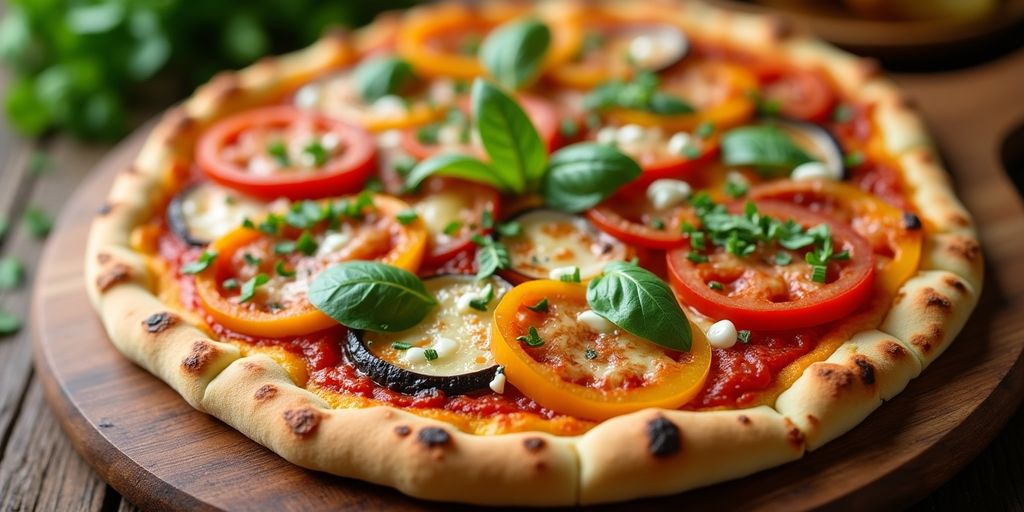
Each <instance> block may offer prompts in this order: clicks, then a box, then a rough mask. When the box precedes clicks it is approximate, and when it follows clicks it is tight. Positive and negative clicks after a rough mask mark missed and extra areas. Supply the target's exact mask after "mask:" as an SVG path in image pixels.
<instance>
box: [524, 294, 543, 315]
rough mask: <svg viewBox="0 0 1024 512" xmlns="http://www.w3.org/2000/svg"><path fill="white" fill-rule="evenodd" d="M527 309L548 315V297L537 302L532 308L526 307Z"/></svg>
mask: <svg viewBox="0 0 1024 512" xmlns="http://www.w3.org/2000/svg"><path fill="white" fill-rule="evenodd" d="M526 309H529V310H530V311H533V312H534V313H547V312H548V299H547V297H545V298H543V299H541V300H539V301H537V303H536V304H534V305H532V306H526Z"/></svg>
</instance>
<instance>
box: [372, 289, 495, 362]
mask: <svg viewBox="0 0 1024 512" xmlns="http://www.w3.org/2000/svg"><path fill="white" fill-rule="evenodd" d="M424 284H425V285H426V286H427V290H429V291H430V293H431V294H433V295H434V298H435V299H437V302H438V305H437V307H435V308H434V309H433V310H432V311H431V312H430V313H429V314H428V315H427V317H426V318H424V319H423V321H422V322H420V323H419V324H418V325H416V326H415V327H412V328H410V329H406V330H404V331H401V332H396V333H376V332H367V333H366V334H365V338H364V341H365V342H366V345H367V347H368V348H369V349H370V351H371V352H373V354H374V355H376V356H377V357H379V358H381V359H383V360H385V361H388V362H390V363H391V364H394V365H396V366H399V367H401V368H405V369H407V370H411V371H414V372H417V373H422V374H425V375H459V374H463V373H470V372H474V371H477V370H482V369H484V368H488V367H491V366H493V365H494V359H493V357H492V356H491V319H492V317H493V309H494V306H495V305H497V304H498V301H499V300H500V299H501V297H502V296H503V295H504V294H505V292H507V291H508V290H509V289H510V288H511V287H510V286H509V284H508V283H506V282H504V281H502V280H500V279H497V278H491V279H489V280H485V281H477V280H476V279H475V278H474V277H473V276H455V275H452V276H441V277H435V278H432V279H427V280H425V281H424ZM488 285H490V286H491V287H492V289H493V290H494V297H493V298H492V299H491V301H490V302H489V303H488V304H487V311H479V310H476V309H470V310H469V311H466V310H463V309H462V308H460V307H459V302H460V299H461V298H462V297H465V296H474V297H475V296H480V295H483V294H484V293H485V288H486V287H487V286H488ZM396 342H401V343H407V344H409V345H412V348H409V349H407V350H399V349H396V348H394V347H393V344H394V343H396ZM427 349H433V350H434V351H436V352H437V356H438V357H437V359H434V360H432V361H431V360H428V359H427V358H426V350H427Z"/></svg>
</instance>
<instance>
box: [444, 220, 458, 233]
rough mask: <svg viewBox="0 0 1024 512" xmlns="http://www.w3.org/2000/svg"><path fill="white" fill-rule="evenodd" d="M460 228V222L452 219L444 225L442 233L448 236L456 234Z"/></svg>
mask: <svg viewBox="0 0 1024 512" xmlns="http://www.w3.org/2000/svg"><path fill="white" fill-rule="evenodd" d="M461 229H462V223H461V222H459V221H457V220H453V221H451V222H449V223H448V224H446V225H445V226H444V234H446V235H448V236H453V235H455V234H457V233H458V232H459V230H461Z"/></svg>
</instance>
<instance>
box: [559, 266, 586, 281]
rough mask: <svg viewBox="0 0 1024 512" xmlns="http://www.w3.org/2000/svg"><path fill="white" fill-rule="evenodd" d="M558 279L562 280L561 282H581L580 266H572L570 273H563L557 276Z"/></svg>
mask: <svg viewBox="0 0 1024 512" xmlns="http://www.w3.org/2000/svg"><path fill="white" fill-rule="evenodd" d="M558 279H559V280H560V281H562V282H563V283H579V282H582V281H581V280H580V268H579V267H573V268H572V273H571V274H563V275H561V276H559V278H558Z"/></svg>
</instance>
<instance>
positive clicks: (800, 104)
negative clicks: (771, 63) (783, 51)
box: [760, 68, 836, 122]
mask: <svg viewBox="0 0 1024 512" xmlns="http://www.w3.org/2000/svg"><path fill="white" fill-rule="evenodd" d="M760 81H761V87H762V89H761V95H762V97H763V98H764V99H765V100H768V101H775V102H778V105H779V112H780V113H781V114H782V115H784V116H787V117H795V118H797V119H802V120H804V121H814V122H824V121H827V120H828V118H829V114H830V113H831V112H832V107H833V106H834V105H835V103H836V94H835V92H834V91H833V90H832V87H831V85H829V83H828V80H826V79H825V77H824V76H822V75H821V74H820V73H818V72H816V71H809V70H805V69H794V68H789V69H782V68H770V69H767V70H762V71H761V73H760Z"/></svg>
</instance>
